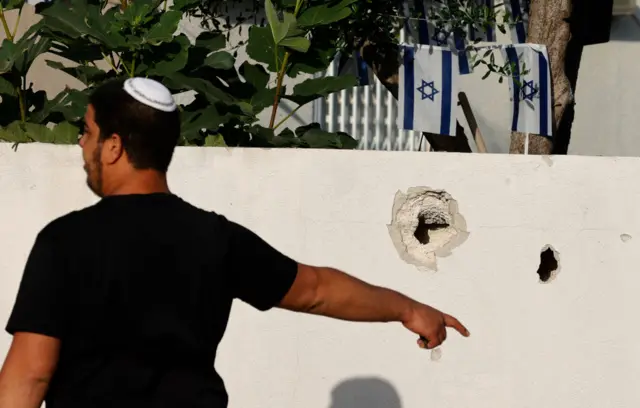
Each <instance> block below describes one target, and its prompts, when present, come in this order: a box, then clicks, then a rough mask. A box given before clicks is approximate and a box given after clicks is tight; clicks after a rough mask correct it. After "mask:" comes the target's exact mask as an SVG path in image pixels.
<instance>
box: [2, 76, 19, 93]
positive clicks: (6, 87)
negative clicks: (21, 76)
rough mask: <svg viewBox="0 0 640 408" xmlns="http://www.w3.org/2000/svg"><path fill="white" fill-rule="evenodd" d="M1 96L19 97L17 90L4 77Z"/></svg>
mask: <svg viewBox="0 0 640 408" xmlns="http://www.w3.org/2000/svg"><path fill="white" fill-rule="evenodd" d="M0 95H9V96H17V95H18V94H17V93H16V88H15V87H14V86H13V84H12V83H11V82H9V81H7V80H6V79H4V78H3V77H0Z"/></svg>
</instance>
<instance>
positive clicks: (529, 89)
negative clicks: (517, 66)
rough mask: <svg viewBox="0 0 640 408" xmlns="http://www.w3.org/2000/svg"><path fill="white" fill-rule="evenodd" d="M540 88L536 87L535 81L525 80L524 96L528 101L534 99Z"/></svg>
mask: <svg viewBox="0 0 640 408" xmlns="http://www.w3.org/2000/svg"><path fill="white" fill-rule="evenodd" d="M537 93H538V90H537V89H536V87H535V84H534V83H533V81H524V86H523V87H522V96H523V97H524V99H525V100H527V101H533V97H534V96H536V94H537Z"/></svg>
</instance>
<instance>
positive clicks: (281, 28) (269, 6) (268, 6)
mask: <svg viewBox="0 0 640 408" xmlns="http://www.w3.org/2000/svg"><path fill="white" fill-rule="evenodd" d="M264 11H265V14H266V15H267V21H268V22H269V27H270V28H271V35H272V36H273V41H274V43H276V44H279V43H280V41H281V40H282V39H283V38H285V37H286V36H287V31H289V28H288V27H287V26H286V25H285V24H283V23H281V22H280V19H279V18H278V13H277V12H276V9H275V7H273V3H271V0H265V2H264Z"/></svg>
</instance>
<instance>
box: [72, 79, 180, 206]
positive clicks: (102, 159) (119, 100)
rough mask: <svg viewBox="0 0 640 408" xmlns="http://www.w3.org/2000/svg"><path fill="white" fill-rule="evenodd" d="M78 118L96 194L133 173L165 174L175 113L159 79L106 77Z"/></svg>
mask: <svg viewBox="0 0 640 408" xmlns="http://www.w3.org/2000/svg"><path fill="white" fill-rule="evenodd" d="M84 122H85V125H84V131H83V135H82V137H81V139H80V145H81V146H82V156H83V158H84V162H85V166H84V167H85V171H86V172H87V184H88V185H89V188H91V190H92V191H93V192H94V193H95V194H97V195H98V196H100V197H102V196H104V195H105V194H108V192H107V193H105V190H111V189H113V188H117V187H118V186H119V185H122V184H124V183H126V182H127V181H128V180H131V179H132V178H135V176H136V175H140V174H147V175H148V174H150V173H151V174H155V175H159V176H161V177H164V176H165V174H166V172H167V169H168V167H169V163H170V162H171V158H172V156H173V151H174V148H175V146H176V144H177V142H178V138H179V136H180V115H179V112H178V110H177V106H176V104H175V102H174V100H173V97H172V96H171V92H169V90H168V89H167V88H165V87H164V86H163V85H162V84H160V83H159V82H156V81H154V80H151V79H147V78H132V79H127V80H115V81H110V82H107V83H105V84H103V85H101V86H100V87H98V88H97V89H96V90H95V91H94V92H93V93H92V94H91V96H90V97H89V106H88V108H87V112H86V114H85V118H84ZM107 184H108V185H109V187H108V188H107V186H106V185H107Z"/></svg>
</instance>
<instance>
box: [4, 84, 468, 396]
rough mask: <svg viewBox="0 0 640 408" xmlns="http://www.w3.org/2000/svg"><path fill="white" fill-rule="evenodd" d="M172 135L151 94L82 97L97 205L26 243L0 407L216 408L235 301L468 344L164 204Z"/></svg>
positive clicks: (393, 302) (341, 280) (358, 286)
mask: <svg viewBox="0 0 640 408" xmlns="http://www.w3.org/2000/svg"><path fill="white" fill-rule="evenodd" d="M179 135H180V118H179V113H178V110H177V107H176V104H175V102H174V101H173V98H172V96H171V93H170V92H169V90H168V89H166V88H165V87H164V86H163V85H161V84H160V83H158V82H155V81H153V80H150V79H144V78H134V79H127V80H126V81H121V80H118V81H113V82H109V83H107V84H105V85H103V86H101V87H99V88H98V89H96V90H95V92H94V93H93V94H92V96H91V98H90V104H89V106H88V109H87V112H86V115H85V128H84V134H83V135H82V137H81V139H80V145H81V146H82V155H83V158H84V162H85V165H84V168H85V171H86V173H87V183H88V185H89V188H90V189H91V190H92V191H93V192H94V193H95V194H97V195H98V196H99V197H101V200H100V201H99V202H98V203H97V204H95V205H93V206H91V207H88V208H85V209H83V210H80V211H74V212H71V213H70V214H67V215H65V216H63V217H61V218H58V219H56V220H54V221H53V222H51V223H50V224H49V225H47V226H46V227H45V228H44V229H43V230H42V231H41V232H40V233H39V234H38V236H37V238H36V241H35V244H34V246H33V248H32V250H31V253H30V255H29V259H28V261H27V264H26V268H25V270H24V275H23V277H22V281H21V284H20V288H19V292H18V295H17V298H16V301H15V305H14V308H13V311H12V314H11V316H10V318H9V322H8V324H7V331H8V332H9V333H11V334H12V335H13V342H12V344H11V348H10V350H9V353H8V355H7V358H6V360H5V362H4V366H3V367H2V371H1V372H0V408H35V407H39V406H40V405H41V403H42V401H43V400H45V401H46V404H47V408H80V407H82V408H92V407H117V408H133V407H135V408H145V407H153V408H156V407H176V408H179V407H196V408H197V407H209V408H224V407H226V406H227V394H226V391H225V388H224V384H223V381H222V379H221V378H220V377H219V376H218V374H217V373H216V371H215V369H214V366H213V365H214V360H215V356H216V348H217V345H218V343H219V342H220V339H221V338H222V336H223V333H224V331H225V327H226V324H227V320H228V317H229V312H230V310H231V304H232V301H233V299H235V298H238V299H241V300H243V301H245V302H247V303H249V304H250V305H252V306H253V307H255V308H257V309H259V310H263V311H264V310H268V309H270V308H272V307H274V306H276V307H280V308H283V309H288V310H292V311H297V312H305V313H313V314H319V315H324V316H328V317H333V318H338V319H346V320H352V321H370V322H401V323H402V324H403V325H404V326H405V327H406V328H407V329H409V330H411V331H413V332H414V333H416V334H418V335H419V336H420V338H421V339H423V340H419V341H418V343H419V345H420V346H421V347H425V348H433V347H436V346H438V345H440V344H441V343H442V342H443V341H444V340H445V338H446V335H447V332H446V327H447V326H449V327H453V328H455V329H456V330H457V331H459V332H460V333H461V334H463V335H464V336H468V335H469V333H468V332H467V329H466V328H465V327H464V326H463V325H462V324H460V323H459V322H458V321H457V320H456V319H455V318H453V317H451V316H448V315H446V314H443V313H441V312H440V311H438V310H436V309H433V308H431V307H429V306H426V305H423V304H420V303H418V302H416V301H414V300H411V299H409V298H408V297H406V296H404V295H402V294H400V293H397V292H394V291H392V290H389V289H385V288H381V287H376V286H372V285H369V284H367V283H365V282H362V281H360V280H358V279H356V278H353V277H351V276H349V275H347V274H345V273H343V272H340V271H338V270H335V269H332V268H323V267H315V266H309V265H303V264H298V263H296V262H295V261H293V260H291V259H290V258H288V257H287V256H285V255H283V254H281V253H280V252H278V251H277V250H276V249H274V248H272V247H271V246H269V245H268V244H267V243H266V242H264V241H263V240H262V239H261V238H260V237H258V236H257V235H256V234H254V233H253V232H251V231H249V230H248V229H246V228H244V227H242V226H240V225H238V224H236V223H234V222H231V221H229V220H227V219H226V218H225V217H224V216H222V215H219V214H216V213H215V212H209V211H204V210H201V209H198V208H196V207H194V206H192V205H190V204H188V203H186V202H184V201H183V200H181V199H180V198H179V197H177V196H175V195H173V194H172V193H171V192H170V191H169V187H168V185H167V178H166V172H167V169H168V167H169V163H170V161H171V158H172V155H173V151H174V146H175V145H176V142H177V141H178V137H179ZM203 171H206V169H203Z"/></svg>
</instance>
